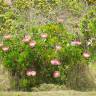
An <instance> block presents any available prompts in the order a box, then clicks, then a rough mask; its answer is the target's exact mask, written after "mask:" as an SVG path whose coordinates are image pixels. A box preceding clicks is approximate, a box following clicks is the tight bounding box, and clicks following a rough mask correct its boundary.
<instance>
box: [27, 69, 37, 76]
mask: <svg viewBox="0 0 96 96" xmlns="http://www.w3.org/2000/svg"><path fill="white" fill-rule="evenodd" d="M26 75H27V76H33V77H34V76H36V71H33V70H28V71H27V72H26Z"/></svg>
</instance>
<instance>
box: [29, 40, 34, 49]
mask: <svg viewBox="0 0 96 96" xmlns="http://www.w3.org/2000/svg"><path fill="white" fill-rule="evenodd" d="M35 45H36V41H34V40H33V41H31V42H30V43H29V46H30V47H32V48H33V47H35Z"/></svg>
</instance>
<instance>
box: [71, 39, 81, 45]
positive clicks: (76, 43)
mask: <svg viewBox="0 0 96 96" xmlns="http://www.w3.org/2000/svg"><path fill="white" fill-rule="evenodd" d="M71 45H72V46H75V45H81V42H80V40H74V41H72V42H71Z"/></svg>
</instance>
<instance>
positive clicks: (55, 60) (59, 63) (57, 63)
mask: <svg viewBox="0 0 96 96" xmlns="http://www.w3.org/2000/svg"><path fill="white" fill-rule="evenodd" d="M51 64H52V65H61V62H60V61H59V60H58V59H53V60H51Z"/></svg>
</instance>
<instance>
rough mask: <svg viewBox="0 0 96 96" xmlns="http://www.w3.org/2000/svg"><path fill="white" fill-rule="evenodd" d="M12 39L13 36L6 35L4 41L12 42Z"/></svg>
mask: <svg viewBox="0 0 96 96" xmlns="http://www.w3.org/2000/svg"><path fill="white" fill-rule="evenodd" d="M11 38H12V35H10V34H8V35H4V39H5V40H10V39H11Z"/></svg>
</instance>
